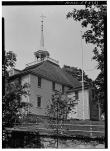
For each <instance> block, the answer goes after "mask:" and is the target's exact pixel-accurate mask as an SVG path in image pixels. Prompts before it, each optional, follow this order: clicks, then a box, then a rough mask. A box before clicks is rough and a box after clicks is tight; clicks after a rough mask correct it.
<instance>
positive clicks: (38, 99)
mask: <svg viewBox="0 0 110 151" xmlns="http://www.w3.org/2000/svg"><path fill="white" fill-rule="evenodd" d="M37 107H41V97H40V96H38V97H37Z"/></svg>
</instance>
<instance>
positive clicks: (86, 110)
mask: <svg viewBox="0 0 110 151" xmlns="http://www.w3.org/2000/svg"><path fill="white" fill-rule="evenodd" d="M78 96H79V101H78V106H77V118H78V119H83V98H82V91H79V92H78ZM84 117H85V119H89V93H88V90H84Z"/></svg>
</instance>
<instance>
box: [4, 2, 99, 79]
mask: <svg viewBox="0 0 110 151" xmlns="http://www.w3.org/2000/svg"><path fill="white" fill-rule="evenodd" d="M73 8H76V9H81V8H84V6H83V5H53V6H52V5H50V6H48V5H34V6H3V7H2V16H3V17H4V18H5V50H6V51H13V52H14V53H15V54H16V55H17V62H16V66H15V68H16V69H19V70H22V69H24V68H25V67H26V64H27V63H30V62H33V61H35V56H34V52H36V51H37V50H38V48H39V46H40V37H41V17H40V16H41V15H42V14H43V15H44V16H46V18H44V31H43V34H44V46H45V48H46V50H47V51H48V52H49V53H50V57H51V58H53V59H55V60H57V61H59V65H60V67H63V65H68V66H72V67H78V68H82V60H81V52H82V46H83V60H84V63H83V68H84V71H85V73H86V74H87V75H88V77H90V78H92V79H93V80H95V78H96V77H97V75H98V74H99V72H100V71H99V70H96V69H94V68H95V66H96V65H97V62H96V61H94V60H92V57H93V55H94V53H93V52H92V50H93V48H94V45H92V44H86V43H85V40H84V39H83V40H82V46H81V31H82V34H83V33H84V31H86V30H87V29H86V28H82V27H81V22H76V21H74V20H73V19H72V18H69V19H67V18H66V15H67V13H68V12H71V11H72V10H73ZM91 69H94V70H92V71H91ZM88 70H90V71H88Z"/></svg>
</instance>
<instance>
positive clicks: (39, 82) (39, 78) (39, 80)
mask: <svg viewBox="0 0 110 151" xmlns="http://www.w3.org/2000/svg"><path fill="white" fill-rule="evenodd" d="M38 87H41V77H38Z"/></svg>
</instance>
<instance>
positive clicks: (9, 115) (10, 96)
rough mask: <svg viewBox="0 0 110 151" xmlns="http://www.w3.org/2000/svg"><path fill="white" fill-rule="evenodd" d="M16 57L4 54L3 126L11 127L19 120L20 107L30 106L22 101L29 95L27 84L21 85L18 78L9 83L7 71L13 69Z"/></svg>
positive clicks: (10, 52)
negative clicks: (23, 97)
mask: <svg viewBox="0 0 110 151" xmlns="http://www.w3.org/2000/svg"><path fill="white" fill-rule="evenodd" d="M15 62H16V55H15V54H14V53H13V52H12V51H9V52H5V60H4V65H3V75H4V78H5V94H4V96H3V102H2V103H3V105H2V109H3V110H2V111H3V116H2V118H3V125H4V126H8V127H9V126H13V124H14V122H15V120H18V119H19V116H20V114H21V112H20V110H21V108H22V107H28V106H29V105H30V104H28V103H27V102H23V101H22V96H27V95H28V94H29V84H28V83H25V84H22V83H21V80H20V78H19V79H18V80H16V81H15V82H11V81H10V78H9V72H8V70H9V69H10V68H12V67H13V68H14V66H15Z"/></svg>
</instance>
